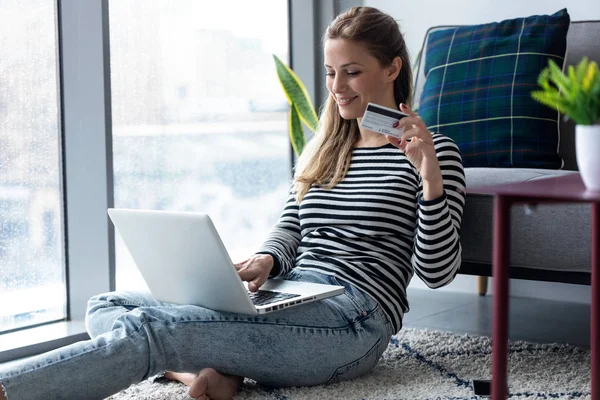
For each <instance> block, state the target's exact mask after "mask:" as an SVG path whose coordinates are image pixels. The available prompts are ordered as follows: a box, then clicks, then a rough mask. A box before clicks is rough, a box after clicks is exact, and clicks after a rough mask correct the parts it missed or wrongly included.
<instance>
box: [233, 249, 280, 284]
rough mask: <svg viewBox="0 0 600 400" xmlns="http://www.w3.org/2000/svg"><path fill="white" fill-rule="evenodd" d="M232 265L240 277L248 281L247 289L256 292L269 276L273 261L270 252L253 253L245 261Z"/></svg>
mask: <svg viewBox="0 0 600 400" xmlns="http://www.w3.org/2000/svg"><path fill="white" fill-rule="evenodd" d="M234 265H235V269H237V271H238V274H239V275H240V278H242V280H243V281H245V282H248V289H250V291H251V292H256V291H258V288H259V287H261V286H262V285H263V283H265V282H266V281H267V279H268V278H269V274H270V273H271V270H272V269H273V265H275V261H274V260H273V256H271V255H270V254H255V255H253V256H252V257H250V258H249V259H247V260H246V261H242V262H241V263H237V264H234Z"/></svg>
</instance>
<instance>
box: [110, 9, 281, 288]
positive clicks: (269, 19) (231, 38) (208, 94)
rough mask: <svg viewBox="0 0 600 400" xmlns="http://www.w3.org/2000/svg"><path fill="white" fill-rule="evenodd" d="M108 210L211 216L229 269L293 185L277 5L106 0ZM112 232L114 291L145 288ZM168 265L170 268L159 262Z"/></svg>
mask: <svg viewBox="0 0 600 400" xmlns="http://www.w3.org/2000/svg"><path fill="white" fill-rule="evenodd" d="M109 16H110V51H111V87H112V118H113V162H114V185H115V186H114V193H115V206H116V207H123V208H138V209H154V210H175V211H202V212H206V213H208V214H209V216H210V217H211V219H212V220H213V222H214V224H215V226H216V228H217V230H218V231H219V233H220V235H221V237H222V239H223V242H224V244H225V246H226V248H227V249H228V251H229V253H230V256H231V258H232V260H233V261H234V262H236V261H242V260H244V259H246V258H247V257H248V256H250V255H251V254H253V253H254V252H255V251H256V250H257V247H258V246H259V245H260V244H261V242H262V241H263V240H264V239H265V238H266V235H267V233H268V232H269V230H270V228H271V227H272V226H273V225H274V224H275V222H276V221H277V218H278V217H279V214H280V212H281V210H282V209H283V205H284V202H285V199H286V197H287V192H288V189H289V184H290V180H291V159H290V157H291V150H290V144H289V139H288V134H287V113H288V105H287V101H286V99H285V96H284V94H283V91H282V89H281V87H280V86H279V82H278V80H277V75H276V72H275V67H274V62H273V57H272V54H276V55H277V56H279V57H280V58H281V59H282V60H284V62H288V9H287V1H285V0H268V1H267V0H263V1H256V2H250V1H247V0H223V1H218V2H215V1H199V0H179V1H167V0H162V1H149V0H118V1H111V2H110V3H109ZM115 236H116V239H115V240H116V253H117V289H120V290H121V289H137V288H144V287H145V284H144V282H143V279H142V278H141V276H140V275H139V272H138V271H137V268H136V267H135V264H134V263H133V260H132V259H131V256H130V255H129V253H128V252H127V250H126V249H125V248H124V245H123V243H122V241H121V239H120V237H119V236H118V234H117V235H115ZM165 267H166V268H168V266H165Z"/></svg>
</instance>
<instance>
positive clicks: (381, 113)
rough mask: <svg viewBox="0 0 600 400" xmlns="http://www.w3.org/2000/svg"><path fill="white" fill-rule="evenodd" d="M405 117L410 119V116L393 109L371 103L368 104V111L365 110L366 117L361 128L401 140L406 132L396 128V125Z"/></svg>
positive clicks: (361, 123)
mask: <svg viewBox="0 0 600 400" xmlns="http://www.w3.org/2000/svg"><path fill="white" fill-rule="evenodd" d="M404 117H409V115H408V114H405V113H403V112H401V111H398V110H394V109H393V108H387V107H384V106H380V105H378V104H374V103H369V104H367V109H366V110H365V115H363V117H362V121H361V122H360V126H362V127H363V128H365V129H368V130H370V131H373V132H377V133H381V134H382V135H390V136H394V137H397V138H400V137H401V136H402V133H403V132H404V130H403V129H402V128H400V129H398V128H395V127H394V125H395V124H397V122H398V121H399V120H400V119H402V118H404Z"/></svg>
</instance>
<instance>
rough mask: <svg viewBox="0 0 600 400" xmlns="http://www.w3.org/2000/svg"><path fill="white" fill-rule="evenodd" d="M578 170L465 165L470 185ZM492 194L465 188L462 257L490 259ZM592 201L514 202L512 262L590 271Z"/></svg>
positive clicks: (464, 258) (541, 267)
mask: <svg viewBox="0 0 600 400" xmlns="http://www.w3.org/2000/svg"><path fill="white" fill-rule="evenodd" d="M573 173H576V172H574V171H565V170H546V169H524V168H523V169H522V168H465V176H466V180H467V190H468V188H469V187H475V186H483V185H493V184H503V183H511V182H525V181H528V180H532V179H543V178H547V177H552V176H560V175H567V174H573ZM493 202H494V199H493V197H492V196H488V195H485V196H484V195H473V194H467V200H466V204H465V208H464V215H463V222H462V226H461V242H462V243H467V244H468V246H467V245H464V246H463V254H462V258H463V261H467V262H476V263H483V264H488V265H489V264H491V263H492V240H493ZM590 221H591V206H590V205H589V204H541V205H538V206H535V207H532V208H526V207H525V206H524V205H515V206H513V208H512V211H511V250H512V251H511V257H510V265H511V267H524V268H533V269H540V270H553V271H568V272H590V261H591V259H590V257H591V256H590V255H591V245H590V239H591V238H590V233H591V225H590Z"/></svg>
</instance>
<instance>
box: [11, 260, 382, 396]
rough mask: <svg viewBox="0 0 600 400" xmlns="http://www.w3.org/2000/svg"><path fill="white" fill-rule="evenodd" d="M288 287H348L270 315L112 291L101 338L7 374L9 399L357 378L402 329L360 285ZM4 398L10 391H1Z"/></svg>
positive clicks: (98, 309)
mask: <svg viewBox="0 0 600 400" xmlns="http://www.w3.org/2000/svg"><path fill="white" fill-rule="evenodd" d="M286 279H290V280H297V281H307V282H316V283H327V284H341V285H343V286H345V288H346V292H345V294H342V295H339V296H335V297H331V298H328V299H325V300H321V301H316V302H313V303H309V304H305V305H301V306H298V307H292V308H287V309H283V310H279V311H276V312H272V313H269V314H264V315H260V316H248V315H240V314H234V313H226V312H218V311H214V310H209V309H206V308H202V307H197V306H182V305H173V304H167V303H161V302H159V301H157V300H155V299H153V298H152V297H150V296H148V295H146V294H142V293H128V292H111V293H106V294H102V295H99V296H95V297H93V298H92V299H90V301H89V303H88V311H87V318H86V326H87V330H88V333H89V335H90V337H91V340H87V341H83V342H78V343H74V344H72V345H69V346H66V347H63V348H60V349H57V350H53V351H50V352H48V353H45V354H42V355H39V356H35V357H32V358H30V359H26V360H24V361H23V362H22V363H20V364H19V365H18V366H16V367H14V366H13V367H11V369H10V370H6V367H5V368H4V369H3V368H0V382H1V383H2V385H3V386H4V388H5V391H6V395H7V398H8V400H21V399H27V400H36V399H69V400H77V399H103V398H105V397H107V396H109V395H111V394H114V393H116V392H118V391H120V390H122V389H125V388H127V387H128V386H130V385H132V384H134V383H138V382H140V381H142V380H144V379H147V378H148V377H150V376H153V375H157V374H159V373H161V372H163V371H165V370H171V371H182V372H183V371H187V372H198V371H199V370H201V369H202V368H206V367H211V368H214V369H216V370H217V371H219V372H222V373H225V374H231V375H237V376H243V377H248V378H251V379H254V380H256V381H257V382H258V383H260V384H263V385H268V386H275V387H286V386H311V385H320V384H325V383H330V382H338V381H341V380H346V379H351V378H354V377H357V376H359V375H362V374H364V373H366V372H367V371H369V370H371V369H372V368H373V367H374V366H375V364H376V363H377V361H378V360H379V357H380V356H381V354H382V353H383V351H384V350H385V349H386V347H387V345H388V342H389V339H390V336H391V335H392V326H391V324H390V322H389V321H388V319H387V318H386V316H385V314H384V313H383V311H382V309H381V307H380V306H379V304H378V303H377V302H376V301H375V300H373V299H372V298H371V297H370V296H368V295H366V294H364V293H363V292H361V291H359V290H358V289H357V288H355V287H354V286H352V285H350V284H348V283H346V282H343V281H341V280H338V279H336V278H334V277H331V276H327V275H324V274H320V273H317V272H311V271H303V270H299V269H294V270H292V271H291V272H290V273H289V274H288V275H287V276H286ZM0 390H1V388H0Z"/></svg>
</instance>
